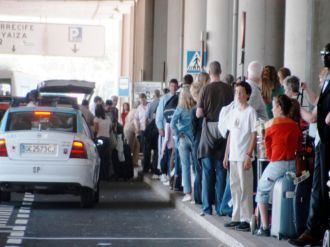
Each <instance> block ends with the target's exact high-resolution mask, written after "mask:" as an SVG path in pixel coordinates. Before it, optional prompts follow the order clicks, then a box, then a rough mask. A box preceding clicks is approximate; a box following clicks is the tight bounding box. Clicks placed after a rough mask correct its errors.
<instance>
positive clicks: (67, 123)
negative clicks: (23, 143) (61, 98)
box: [6, 112, 77, 132]
mask: <svg viewBox="0 0 330 247" xmlns="http://www.w3.org/2000/svg"><path fill="white" fill-rule="evenodd" d="M14 130H15V131H16V130H39V131H43V130H46V131H60V132H77V121H76V115H75V114H72V113H62V112H50V113H49V114H39V115H38V114H37V112H12V113H10V114H9V118H8V123H7V126H6V131H14Z"/></svg>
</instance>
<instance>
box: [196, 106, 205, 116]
mask: <svg viewBox="0 0 330 247" xmlns="http://www.w3.org/2000/svg"><path fill="white" fill-rule="evenodd" d="M196 117H197V118H202V117H204V110H203V108H200V107H198V108H197V110H196Z"/></svg>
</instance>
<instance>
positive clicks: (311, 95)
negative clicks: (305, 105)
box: [301, 82, 317, 105]
mask: <svg viewBox="0 0 330 247" xmlns="http://www.w3.org/2000/svg"><path fill="white" fill-rule="evenodd" d="M301 88H302V89H303V90H305V91H306V93H307V97H308V100H309V102H310V103H311V104H312V105H316V103H317V95H316V93H314V92H313V91H312V90H311V89H310V88H309V86H308V84H307V83H306V82H302V83H301Z"/></svg>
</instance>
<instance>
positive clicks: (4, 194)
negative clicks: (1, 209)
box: [0, 191, 11, 202]
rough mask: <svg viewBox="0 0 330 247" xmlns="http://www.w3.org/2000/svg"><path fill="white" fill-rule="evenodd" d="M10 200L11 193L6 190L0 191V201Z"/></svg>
mask: <svg viewBox="0 0 330 247" xmlns="http://www.w3.org/2000/svg"><path fill="white" fill-rule="evenodd" d="M10 200H11V193H10V192H8V191H0V201H2V202H9V201H10Z"/></svg>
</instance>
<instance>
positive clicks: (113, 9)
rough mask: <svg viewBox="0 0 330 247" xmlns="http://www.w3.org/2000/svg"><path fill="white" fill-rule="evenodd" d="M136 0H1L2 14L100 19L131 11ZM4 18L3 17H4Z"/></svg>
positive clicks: (44, 17) (48, 17) (9, 15)
mask: <svg viewBox="0 0 330 247" xmlns="http://www.w3.org/2000/svg"><path fill="white" fill-rule="evenodd" d="M133 4H134V0H99V1H96V0H94V1H89V0H0V16H8V17H30V18H31V17H35V18H43V19H56V18H62V19H82V20H100V19H107V18H110V19H111V18H112V19H113V18H116V17H119V16H121V14H122V13H129V11H130V8H131V6H133ZM2 19H3V18H2Z"/></svg>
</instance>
